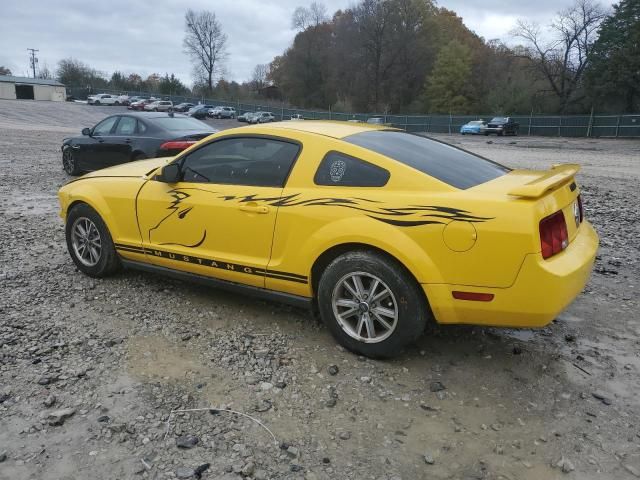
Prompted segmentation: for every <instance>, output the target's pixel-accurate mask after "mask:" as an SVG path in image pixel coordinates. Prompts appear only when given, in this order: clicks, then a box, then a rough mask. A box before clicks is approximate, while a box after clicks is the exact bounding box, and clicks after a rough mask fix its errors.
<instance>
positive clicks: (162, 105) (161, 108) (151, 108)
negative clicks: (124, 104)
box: [144, 100, 173, 112]
mask: <svg viewBox="0 0 640 480" xmlns="http://www.w3.org/2000/svg"><path fill="white" fill-rule="evenodd" d="M144 109H145V110H146V111H147V112H168V111H169V110H173V102H170V101H168V100H156V101H155V102H151V103H148V104H147V105H145V106H144Z"/></svg>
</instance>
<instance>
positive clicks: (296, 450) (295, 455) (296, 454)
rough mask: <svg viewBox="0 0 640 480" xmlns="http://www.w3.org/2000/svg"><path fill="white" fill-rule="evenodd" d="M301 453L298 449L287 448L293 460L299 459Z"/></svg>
mask: <svg viewBox="0 0 640 480" xmlns="http://www.w3.org/2000/svg"><path fill="white" fill-rule="evenodd" d="M299 453H300V452H299V451H298V449H297V448H296V447H289V448H287V454H288V455H289V456H291V457H293V458H295V457H297V456H298V454H299Z"/></svg>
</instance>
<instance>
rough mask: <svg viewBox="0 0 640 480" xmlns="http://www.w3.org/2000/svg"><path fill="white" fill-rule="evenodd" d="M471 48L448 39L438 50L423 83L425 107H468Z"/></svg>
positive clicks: (462, 109)
mask: <svg viewBox="0 0 640 480" xmlns="http://www.w3.org/2000/svg"><path fill="white" fill-rule="evenodd" d="M471 67H472V64H471V50H470V49H469V47H467V46H466V45H463V44H462V43H460V42H458V41H457V40H452V41H451V42H449V43H448V44H447V45H445V46H444V47H442V48H441V49H440V52H439V53H438V57H437V58H436V63H435V65H434V67H433V72H432V73H431V75H430V76H429V78H428V79H427V82H426V85H425V100H426V101H425V107H426V108H427V109H428V110H429V111H432V112H434V113H467V112H469V111H470V110H471V108H472V105H473V101H472V91H471Z"/></svg>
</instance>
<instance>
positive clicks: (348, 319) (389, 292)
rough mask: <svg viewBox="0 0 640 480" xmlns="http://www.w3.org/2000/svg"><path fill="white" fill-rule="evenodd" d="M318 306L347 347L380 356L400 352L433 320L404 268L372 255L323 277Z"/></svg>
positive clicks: (359, 255)
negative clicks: (429, 320)
mask: <svg viewBox="0 0 640 480" xmlns="http://www.w3.org/2000/svg"><path fill="white" fill-rule="evenodd" d="M318 307H319V310H320V316H321V317H322V320H323V322H324V323H325V325H326V326H327V328H328V329H329V330H330V331H331V334H332V335H333V336H334V337H335V339H336V340H337V341H338V342H339V343H340V344H341V345H343V346H344V347H346V348H348V349H349V350H351V351H353V352H355V353H358V354H361V355H365V356H368V357H374V358H376V357H378V358H384V357H392V356H394V355H397V354H398V353H400V350H401V349H402V348H403V347H405V346H406V345H407V344H409V343H410V342H412V341H414V340H415V339H416V338H418V336H420V334H422V332H423V331H424V328H425V326H426V324H427V320H428V319H429V316H430V314H429V309H428V307H427V304H426V300H425V297H424V293H422V291H421V289H420V287H419V286H418V284H417V283H416V281H415V279H414V278H413V277H411V275H410V274H409V273H408V272H407V271H406V270H405V269H404V268H403V267H402V265H400V264H398V263H397V262H395V261H394V260H392V259H389V258H387V257H385V256H382V255H379V254H376V253H373V252H366V251H357V252H349V253H345V254H343V255H341V256H339V257H338V258H336V259H335V260H333V261H332V262H331V263H330V264H329V266H328V267H327V268H326V269H325V271H324V272H323V274H322V277H321V278H320V282H319V286H318Z"/></svg>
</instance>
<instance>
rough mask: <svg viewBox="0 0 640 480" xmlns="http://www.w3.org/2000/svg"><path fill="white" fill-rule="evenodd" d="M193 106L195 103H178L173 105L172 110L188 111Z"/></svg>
mask: <svg viewBox="0 0 640 480" xmlns="http://www.w3.org/2000/svg"><path fill="white" fill-rule="evenodd" d="M193 107H195V104H193V103H179V104H178V105H174V106H173V111H174V112H188V111H189V110H191V109H192V108H193Z"/></svg>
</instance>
